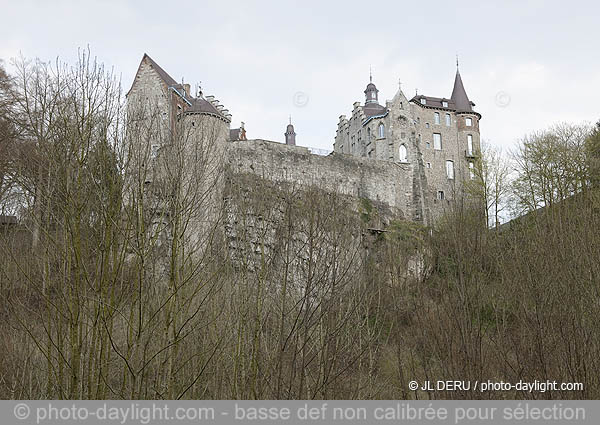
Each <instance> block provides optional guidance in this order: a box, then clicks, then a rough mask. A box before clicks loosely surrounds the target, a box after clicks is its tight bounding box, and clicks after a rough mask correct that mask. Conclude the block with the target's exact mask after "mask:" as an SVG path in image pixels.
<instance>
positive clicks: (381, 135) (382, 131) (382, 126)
mask: <svg viewBox="0 0 600 425" xmlns="http://www.w3.org/2000/svg"><path fill="white" fill-rule="evenodd" d="M377 134H379V138H380V139H383V138H385V124H384V123H379V126H378V127H377Z"/></svg>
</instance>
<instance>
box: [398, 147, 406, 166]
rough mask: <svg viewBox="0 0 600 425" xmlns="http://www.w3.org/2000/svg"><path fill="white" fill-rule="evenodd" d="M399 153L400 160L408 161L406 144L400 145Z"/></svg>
mask: <svg viewBox="0 0 600 425" xmlns="http://www.w3.org/2000/svg"><path fill="white" fill-rule="evenodd" d="M399 154H400V155H399V156H400V162H408V159H407V158H408V152H407V150H406V146H405V145H400V149H399Z"/></svg>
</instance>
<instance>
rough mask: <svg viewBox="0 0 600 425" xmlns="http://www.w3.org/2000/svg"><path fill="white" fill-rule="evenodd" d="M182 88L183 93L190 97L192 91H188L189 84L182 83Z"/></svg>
mask: <svg viewBox="0 0 600 425" xmlns="http://www.w3.org/2000/svg"><path fill="white" fill-rule="evenodd" d="M183 90H184V91H185V95H186V96H188V97H192V93H191V92H190V85H189V84H184V85H183Z"/></svg>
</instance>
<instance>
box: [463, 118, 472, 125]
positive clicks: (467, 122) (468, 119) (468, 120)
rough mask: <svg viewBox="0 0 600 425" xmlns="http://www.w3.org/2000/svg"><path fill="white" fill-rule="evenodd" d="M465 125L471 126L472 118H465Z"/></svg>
mask: <svg viewBox="0 0 600 425" xmlns="http://www.w3.org/2000/svg"><path fill="white" fill-rule="evenodd" d="M465 125H466V126H467V127H473V118H469V117H467V118H465Z"/></svg>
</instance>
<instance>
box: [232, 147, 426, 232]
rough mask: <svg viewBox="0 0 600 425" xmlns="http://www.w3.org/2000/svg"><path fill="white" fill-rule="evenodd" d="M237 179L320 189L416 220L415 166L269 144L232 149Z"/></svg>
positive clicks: (233, 165)
mask: <svg viewBox="0 0 600 425" xmlns="http://www.w3.org/2000/svg"><path fill="white" fill-rule="evenodd" d="M226 162H227V163H228V166H229V167H230V170H231V172H232V173H234V174H236V173H250V174H254V175H257V176H259V177H262V178H265V179H267V180H270V181H274V182H287V183H293V184H298V185H302V186H316V187H318V188H320V189H323V190H325V191H328V192H334V193H340V194H344V195H349V196H351V197H354V198H357V199H358V198H367V199H369V200H371V201H373V202H375V203H381V204H384V205H386V206H388V207H389V208H390V209H392V210H393V211H394V213H395V214H398V215H400V216H402V217H403V218H405V219H407V220H415V214H417V212H416V206H415V204H418V202H416V201H417V200H416V199H415V198H417V197H418V196H415V192H414V190H413V189H414V188H413V180H414V179H413V173H414V172H417V171H418V170H415V167H414V166H413V164H410V163H405V164H400V163H393V162H389V161H379V160H374V159H367V158H359V157H355V156H351V155H344V154H339V153H333V154H331V155H328V156H320V155H314V154H312V153H310V151H309V150H308V148H305V147H300V146H290V145H285V144H282V143H277V142H271V141H266V140H247V141H240V142H232V143H229V144H227V157H226Z"/></svg>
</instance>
